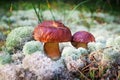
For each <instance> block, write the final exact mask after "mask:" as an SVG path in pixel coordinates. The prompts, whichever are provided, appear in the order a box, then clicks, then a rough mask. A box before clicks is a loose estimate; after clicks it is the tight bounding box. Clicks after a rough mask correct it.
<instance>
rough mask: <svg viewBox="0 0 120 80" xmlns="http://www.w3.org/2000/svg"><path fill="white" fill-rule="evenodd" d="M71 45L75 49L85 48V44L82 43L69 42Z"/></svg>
mask: <svg viewBox="0 0 120 80" xmlns="http://www.w3.org/2000/svg"><path fill="white" fill-rule="evenodd" d="M71 44H72V45H73V46H74V47H75V48H79V47H83V48H87V44H86V43H82V42H71Z"/></svg>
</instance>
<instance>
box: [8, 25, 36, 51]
mask: <svg viewBox="0 0 120 80" xmlns="http://www.w3.org/2000/svg"><path fill="white" fill-rule="evenodd" d="M33 30H34V28H33V27H19V28H15V29H13V30H12V31H11V32H10V34H8V36H7V39H6V48H7V49H8V51H11V50H13V49H15V48H22V45H23V44H24V42H27V41H28V40H31V39H32V33H33Z"/></svg>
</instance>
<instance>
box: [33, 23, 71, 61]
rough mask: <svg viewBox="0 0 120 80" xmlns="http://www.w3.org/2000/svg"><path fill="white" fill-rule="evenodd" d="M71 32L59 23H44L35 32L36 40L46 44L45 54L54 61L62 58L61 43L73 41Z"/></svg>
mask: <svg viewBox="0 0 120 80" xmlns="http://www.w3.org/2000/svg"><path fill="white" fill-rule="evenodd" d="M71 37H72V35H71V31H70V30H69V28H67V27H66V26H64V24H62V23H61V22H59V21H44V22H42V23H41V24H39V25H38V26H37V27H36V28H35V30H34V39H35V40H38V41H41V42H44V52H45V54H46V55H47V56H48V57H50V58H51V59H53V60H57V59H59V58H60V56H61V52H60V50H59V43H60V42H68V41H71Z"/></svg>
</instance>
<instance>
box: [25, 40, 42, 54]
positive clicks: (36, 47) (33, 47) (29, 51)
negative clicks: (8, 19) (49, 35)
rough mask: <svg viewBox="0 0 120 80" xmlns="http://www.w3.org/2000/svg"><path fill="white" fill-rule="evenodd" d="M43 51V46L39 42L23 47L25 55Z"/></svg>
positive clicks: (32, 42)
mask: <svg viewBox="0 0 120 80" xmlns="http://www.w3.org/2000/svg"><path fill="white" fill-rule="evenodd" d="M41 50H43V45H42V43H40V42H39V41H30V42H27V43H26V44H25V45H24V46H23V53H24V54H32V53H34V52H36V51H41Z"/></svg>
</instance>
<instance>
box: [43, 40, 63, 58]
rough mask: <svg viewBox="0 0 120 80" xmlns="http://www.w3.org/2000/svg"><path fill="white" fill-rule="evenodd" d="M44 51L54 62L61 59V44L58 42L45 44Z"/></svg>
mask: <svg viewBox="0 0 120 80" xmlns="http://www.w3.org/2000/svg"><path fill="white" fill-rule="evenodd" d="M44 51H45V53H46V54H47V56H48V57H50V58H51V59H54V60H56V59H59V58H60V56H61V52H60V50H59V43H57V42H56V43H55V42H54V43H52V42H46V43H45V44H44Z"/></svg>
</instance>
